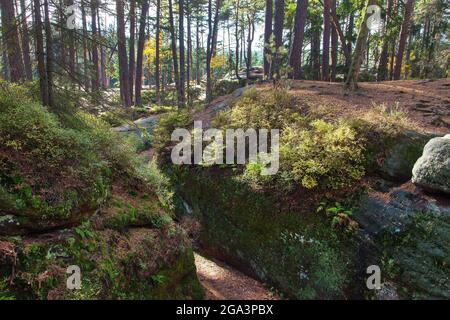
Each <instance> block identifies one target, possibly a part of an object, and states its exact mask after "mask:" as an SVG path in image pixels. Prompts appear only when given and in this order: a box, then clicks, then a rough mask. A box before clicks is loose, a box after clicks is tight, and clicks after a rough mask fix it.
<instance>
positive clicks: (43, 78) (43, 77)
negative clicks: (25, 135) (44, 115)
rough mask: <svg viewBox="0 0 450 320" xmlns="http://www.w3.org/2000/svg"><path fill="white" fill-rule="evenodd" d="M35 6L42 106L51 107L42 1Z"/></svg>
mask: <svg viewBox="0 0 450 320" xmlns="http://www.w3.org/2000/svg"><path fill="white" fill-rule="evenodd" d="M33 4H34V36H35V44H36V60H37V63H38V73H39V86H40V91H41V100H42V104H43V105H45V106H48V105H49V99H48V83H47V71H46V70H45V60H44V59H45V52H44V37H43V35H42V31H43V26H42V17H41V3H40V0H33Z"/></svg>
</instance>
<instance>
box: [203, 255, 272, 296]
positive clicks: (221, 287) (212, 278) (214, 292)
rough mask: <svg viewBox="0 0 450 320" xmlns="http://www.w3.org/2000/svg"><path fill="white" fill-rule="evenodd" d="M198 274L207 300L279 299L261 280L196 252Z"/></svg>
mask: <svg viewBox="0 0 450 320" xmlns="http://www.w3.org/2000/svg"><path fill="white" fill-rule="evenodd" d="M195 265H196V267H197V275H198V278H199V280H200V283H201V284H202V286H203V288H204V290H205V299H206V300H233V299H238V300H278V299H279V297H278V296H276V295H275V294H273V293H272V292H270V291H269V290H268V289H266V288H265V287H264V286H263V285H262V284H261V283H260V282H258V281H256V280H255V279H252V278H250V277H248V276H246V275H244V274H243V273H241V272H239V271H237V270H235V269H233V268H231V267H230V266H227V265H225V264H224V263H222V262H219V261H216V260H209V259H207V258H205V257H203V256H201V255H200V254H198V253H195Z"/></svg>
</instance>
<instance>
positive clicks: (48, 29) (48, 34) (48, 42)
mask: <svg viewBox="0 0 450 320" xmlns="http://www.w3.org/2000/svg"><path fill="white" fill-rule="evenodd" d="M44 14H45V46H46V51H47V61H46V65H47V90H48V93H47V94H48V106H49V107H50V108H52V107H53V39H52V26H51V24H50V12H49V9H48V0H44Z"/></svg>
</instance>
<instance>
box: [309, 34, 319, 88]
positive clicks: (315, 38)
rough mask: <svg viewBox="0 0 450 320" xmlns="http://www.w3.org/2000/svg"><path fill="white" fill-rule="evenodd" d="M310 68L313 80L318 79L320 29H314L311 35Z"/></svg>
mask: <svg viewBox="0 0 450 320" xmlns="http://www.w3.org/2000/svg"><path fill="white" fill-rule="evenodd" d="M311 67H312V71H313V79H314V80H319V78H320V29H318V28H315V29H314V30H312V33H311Z"/></svg>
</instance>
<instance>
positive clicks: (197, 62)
mask: <svg viewBox="0 0 450 320" xmlns="http://www.w3.org/2000/svg"><path fill="white" fill-rule="evenodd" d="M196 33H197V35H196V41H195V45H196V49H195V52H196V53H195V56H196V58H195V72H196V75H195V78H196V82H197V85H200V79H201V71H200V66H201V60H202V59H201V56H200V19H199V17H198V16H197V18H196Z"/></svg>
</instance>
